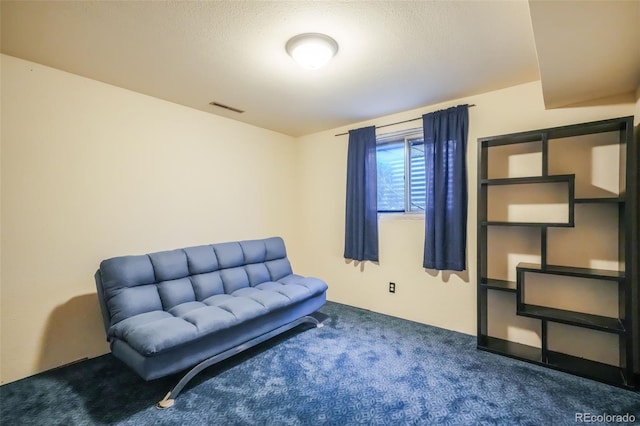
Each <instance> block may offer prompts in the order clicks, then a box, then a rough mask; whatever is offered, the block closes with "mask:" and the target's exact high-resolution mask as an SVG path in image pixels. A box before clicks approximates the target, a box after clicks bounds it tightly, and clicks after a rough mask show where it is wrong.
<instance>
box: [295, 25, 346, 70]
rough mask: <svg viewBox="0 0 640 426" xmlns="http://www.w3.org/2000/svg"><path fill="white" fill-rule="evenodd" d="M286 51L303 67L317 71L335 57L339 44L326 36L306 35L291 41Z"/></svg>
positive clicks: (298, 36)
mask: <svg viewBox="0 0 640 426" xmlns="http://www.w3.org/2000/svg"><path fill="white" fill-rule="evenodd" d="M285 49H286V50H287V53H289V55H291V57H292V58H293V59H294V60H295V61H296V62H297V63H298V64H299V65H300V66H301V67H303V68H307V69H311V70H315V69H318V68H320V67H322V66H323V65H325V64H326V63H327V62H329V60H330V59H331V58H333V57H334V56H335V54H336V53H337V52H338V43H336V41H335V40H334V39H332V38H331V37H329V36H327V35H324V34H318V33H306V34H299V35H297V36H295V37H293V38H292V39H290V40H289V41H288V42H287V44H286V46H285Z"/></svg>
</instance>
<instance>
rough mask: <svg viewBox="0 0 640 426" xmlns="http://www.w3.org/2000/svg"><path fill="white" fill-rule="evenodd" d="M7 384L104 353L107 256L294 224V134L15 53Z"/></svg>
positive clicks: (4, 336)
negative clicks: (101, 291) (100, 289)
mask: <svg viewBox="0 0 640 426" xmlns="http://www.w3.org/2000/svg"><path fill="white" fill-rule="evenodd" d="M1 135H2V169H1V171H2V173H1V178H2V213H1V214H2V216H1V218H2V273H1V277H2V291H1V294H2V299H1V303H2V305H1V315H0V320H1V324H2V325H1V327H2V328H1V332H0V339H1V342H2V347H1V351H0V355H1V357H2V362H1V370H0V372H1V380H2V382H3V383H4V382H9V381H13V380H16V379H19V378H22V377H25V376H29V375H32V374H34V373H37V372H39V371H43V370H46V369H50V368H52V367H56V366H59V365H62V364H65V363H68V362H72V361H74V360H77V359H79V358H83V357H93V356H97V355H100V354H103V353H105V352H106V351H107V350H108V347H107V345H106V343H105V335H104V330H103V329H102V323H101V318H100V313H99V307H98V302H97V298H96V292H95V284H94V281H93V273H94V272H95V270H96V268H97V267H98V264H99V262H100V260H102V259H104V258H107V257H111V256H117V255H124V254H137V253H146V252H150V251H156V250H165V249H171V248H175V247H181V246H187V245H195V244H201V243H210V242H221V241H228V240H236V239H243V238H257V237H266V236H271V235H282V236H283V237H285V238H286V239H290V238H291V237H292V235H293V233H294V223H295V218H296V216H295V214H294V212H293V211H292V209H291V208H290V207H291V206H292V205H294V200H293V198H292V197H293V195H294V186H293V185H294V182H295V179H294V175H293V169H292V168H291V164H293V163H294V162H295V158H294V154H295V150H294V145H293V144H294V142H295V141H294V140H293V139H292V138H290V137H288V136H284V135H281V134H278V133H274V132H271V131H267V130H264V129H260V128H257V127H253V126H249V125H246V124H243V123H240V122H237V121H233V120H229V119H225V118H221V117H217V116H214V115H211V114H206V113H203V112H200V111H196V110H193V109H189V108H185V107H182V106H179V105H175V104H172V103H169V102H165V101H161V100H159V99H155V98H151V97H148V96H143V95H140V94H137V93H133V92H130V91H127V90H123V89H120V88H116V87H113V86H109V85H106V84H103V83H100V82H97V81H93V80H89V79H85V78H81V77H78V76H75V75H72V74H68V73H65V72H61V71H58V70H54V69H51V68H47V67H43V66H40V65H37V64H34V63H31V62H26V61H22V60H19V59H16V58H13V57H9V56H2V134H1Z"/></svg>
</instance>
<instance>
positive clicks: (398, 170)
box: [376, 129, 426, 213]
mask: <svg viewBox="0 0 640 426" xmlns="http://www.w3.org/2000/svg"><path fill="white" fill-rule="evenodd" d="M377 144H378V146H377V149H376V156H377V166H378V212H382V213H386V212H420V211H424V208H425V193H426V190H425V170H424V140H423V134H422V129H412V130H409V131H406V130H405V131H403V132H396V133H388V134H385V135H380V136H379V137H378V139H377Z"/></svg>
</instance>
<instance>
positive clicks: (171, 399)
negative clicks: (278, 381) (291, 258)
mask: <svg viewBox="0 0 640 426" xmlns="http://www.w3.org/2000/svg"><path fill="white" fill-rule="evenodd" d="M305 323H311V324H313V325H315V326H316V327H318V328H320V327H322V326H323V324H322V323H321V322H320V321H318V320H317V319H315V318H314V317H312V316H304V317H302V318H298V319H297V320H295V321H292V322H290V323H288V324H285V325H283V326H282V327H278V328H276V329H275V330H272V331H270V332H268V333H265V334H262V335H260V336H258V337H255V338H253V339H251V340H249V341H247V342H245V343H243V344H241V345H238V346H235V347H233V348H231V349H228V350H226V351H224V352H221V353H219V354H218V355H215V356H213V357H211V358H207V359H205V360H204V361H202V362H201V363H200V364H198V365H196V366H195V367H193V368H192V369H191V370H189V372H188V373H187V374H185V375H184V376H183V377H182V379H180V381H179V382H178V384H176V385H175V386H174V387H173V389H171V390H170V391H169V392H168V393H167V394H166V395H165V397H164V398H163V399H162V400H161V401H159V402H158V404H157V405H156V407H157V408H159V409H165V408H170V407H172V406H173V404H174V403H175V400H176V398H177V397H178V394H179V393H180V392H181V391H182V389H183V388H184V387H185V386H186V385H187V383H189V382H190V381H191V379H193V378H194V377H195V376H197V375H198V373H200V372H201V371H202V370H204V369H205V368H207V367H210V366H212V365H213V364H216V363H218V362H220V361H224V360H225V359H227V358H229V357H232V356H233V355H236V354H238V353H240V352H242V351H244V350H247V349H249V348H252V347H254V346H256V345H258V344H260V343H262V342H264V341H267V340H269V339H271V338H272V337H275V336H277V335H278V334H282V333H284V332H285V331H289V330H291V329H292V328H295V327H297V326H299V325H301V324H305Z"/></svg>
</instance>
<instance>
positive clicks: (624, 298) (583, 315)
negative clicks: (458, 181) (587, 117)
mask: <svg viewBox="0 0 640 426" xmlns="http://www.w3.org/2000/svg"><path fill="white" fill-rule="evenodd" d="M605 132H617V133H618V135H619V139H618V143H619V144H620V146H621V152H622V153H623V154H624V155H621V159H622V160H623V161H622V167H623V170H624V175H625V176H624V177H625V181H626V188H625V191H624V193H623V194H621V195H619V196H617V197H616V196H606V197H605V196H603V197H592V196H588V197H576V193H575V175H573V174H557V175H554V174H549V155H550V154H549V141H552V140H554V139H559V138H567V137H577V136H586V135H592V134H596V133H605ZM639 136H640V133H639ZM532 142H536V143H539V144H540V154H541V173H540V176H526V177H499V178H489V173H488V159H489V151H490V150H491V148H494V147H502V146H505V145H515V144H525V143H532ZM637 145H638V137H636V138H635V139H634V135H633V117H622V118H615V119H610V120H602V121H596V122H590V123H582V124H574V125H569V126H562V127H555V128H549V129H543V130H535V131H530V132H521V133H515V134H509V135H501V136H494V137H487V138H480V139H478V248H477V249H478V252H477V254H478V257H477V258H478V277H477V282H478V286H477V288H478V290H477V291H478V300H477V303H478V341H477V345H478V349H480V350H484V351H488V352H491V353H495V354H500V355H504V356H508V357H511V358H516V359H519V360H522V361H527V362H531V363H534V364H538V365H542V366H546V367H549V368H552V369H556V370H560V371H564V372H568V373H572V374H575V375H578V376H582V377H587V378H590V379H595V380H598V381H602V382H605V383H609V384H613V385H616V386H620V387H624V388H633V389H635V388H637V387H638V386H639V385H640V375H639V374H638V371H639V370H638V367H640V366H639V365H638V364H639V363H640V362H639V361H638V360H639V358H640V357H639V352H640V342H638V340H639V337H638V333H639V331H638V328H639V324H638V317H639V312H638V311H639V309H640V307H639V306H640V299H639V292H640V289H639V284H638V281H639V279H638V273H639V271H638V269H639V261H638V251H639V246H640V244H638V240H639V237H640V233H639V230H638V227H639V225H638V221H639V219H638V185H639V183H638V161H639V160H638V155H639V152H638V146H637ZM545 183H566V185H567V204H568V211H569V213H568V220H567V221H566V222H554V223H548V222H532V221H523V222H517V221H502V220H500V221H496V220H489V218H488V205H489V191H488V188H489V187H491V186H493V185H514V187H515V188H517V189H516V190H517V191H526V190H527V185H530V184H545ZM577 204H578V205H585V206H589V205H594V206H597V205H603V206H604V205H609V206H612V207H607V209H608V208H614V209H617V212H618V214H617V219H618V235H617V239H618V247H619V250H618V251H619V259H618V263H619V264H620V265H623V266H621V267H623V268H624V270H605V269H593V268H582V267H575V266H571V265H551V264H548V263H547V252H548V250H549V248H548V245H549V243H550V242H549V239H548V232H551V231H550V229H552V228H572V227H574V226H575V215H574V210H575V205H577ZM583 208H587V207H583ZM593 208H596V207H593ZM593 226H598V224H593ZM494 227H507V228H508V227H525V228H531V229H534V230H537V231H535V232H539V240H538V241H539V244H540V263H525V262H520V263H519V264H518V265H517V266H516V267H515V274H516V276H517V279H516V281H510V280H506V279H503V277H492V276H490V274H489V273H488V270H489V266H488V263H489V258H490V257H491V256H493V255H496V253H493V252H491V253H490V252H489V249H488V237H489V230H490V229H492V228H494ZM593 244H599V241H593ZM528 274H544V275H547V278H548V279H549V280H551V282H552V283H553V280H554V278H553V277H554V276H565V277H573V278H575V279H577V280H578V281H579V282H581V281H580V280H597V284H596V285H611V286H616V287H617V294H618V307H619V309H618V316H617V317H609V316H602V315H596V314H594V313H589V312H578V311H574V310H565V309H558V308H557V307H552V306H539V305H537V304H532V303H526V298H525V294H526V281H527V276H528ZM592 284H593V283H592ZM490 292H501V293H503V294H505V293H506V294H513V295H514V296H504V297H514V299H515V303H514V312H515V314H516V315H518V316H522V317H528V318H532V319H534V320H538V321H540V331H541V333H540V339H541V346H540V347H536V346H530V345H526V344H522V343H518V342H514V341H509V340H505V339H503V338H500V337H496V336H492V335H490V333H489V327H488V318H489V316H490V315H492V313H491V312H490V310H489V304H488V295H489V294H490ZM550 323H558V324H565V325H569V326H573V327H580V328H585V329H591V330H596V331H598V332H602V333H608V334H613V335H614V336H616V337H617V339H618V341H619V348H620V350H619V363H618V365H610V364H605V363H602V362H597V361H593V360H590V359H586V358H583V357H580V356H576V355H575V354H567V353H562V352H559V351H557V350H550V349H549V332H548V328H549V324H550ZM554 349H556V348H554Z"/></svg>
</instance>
